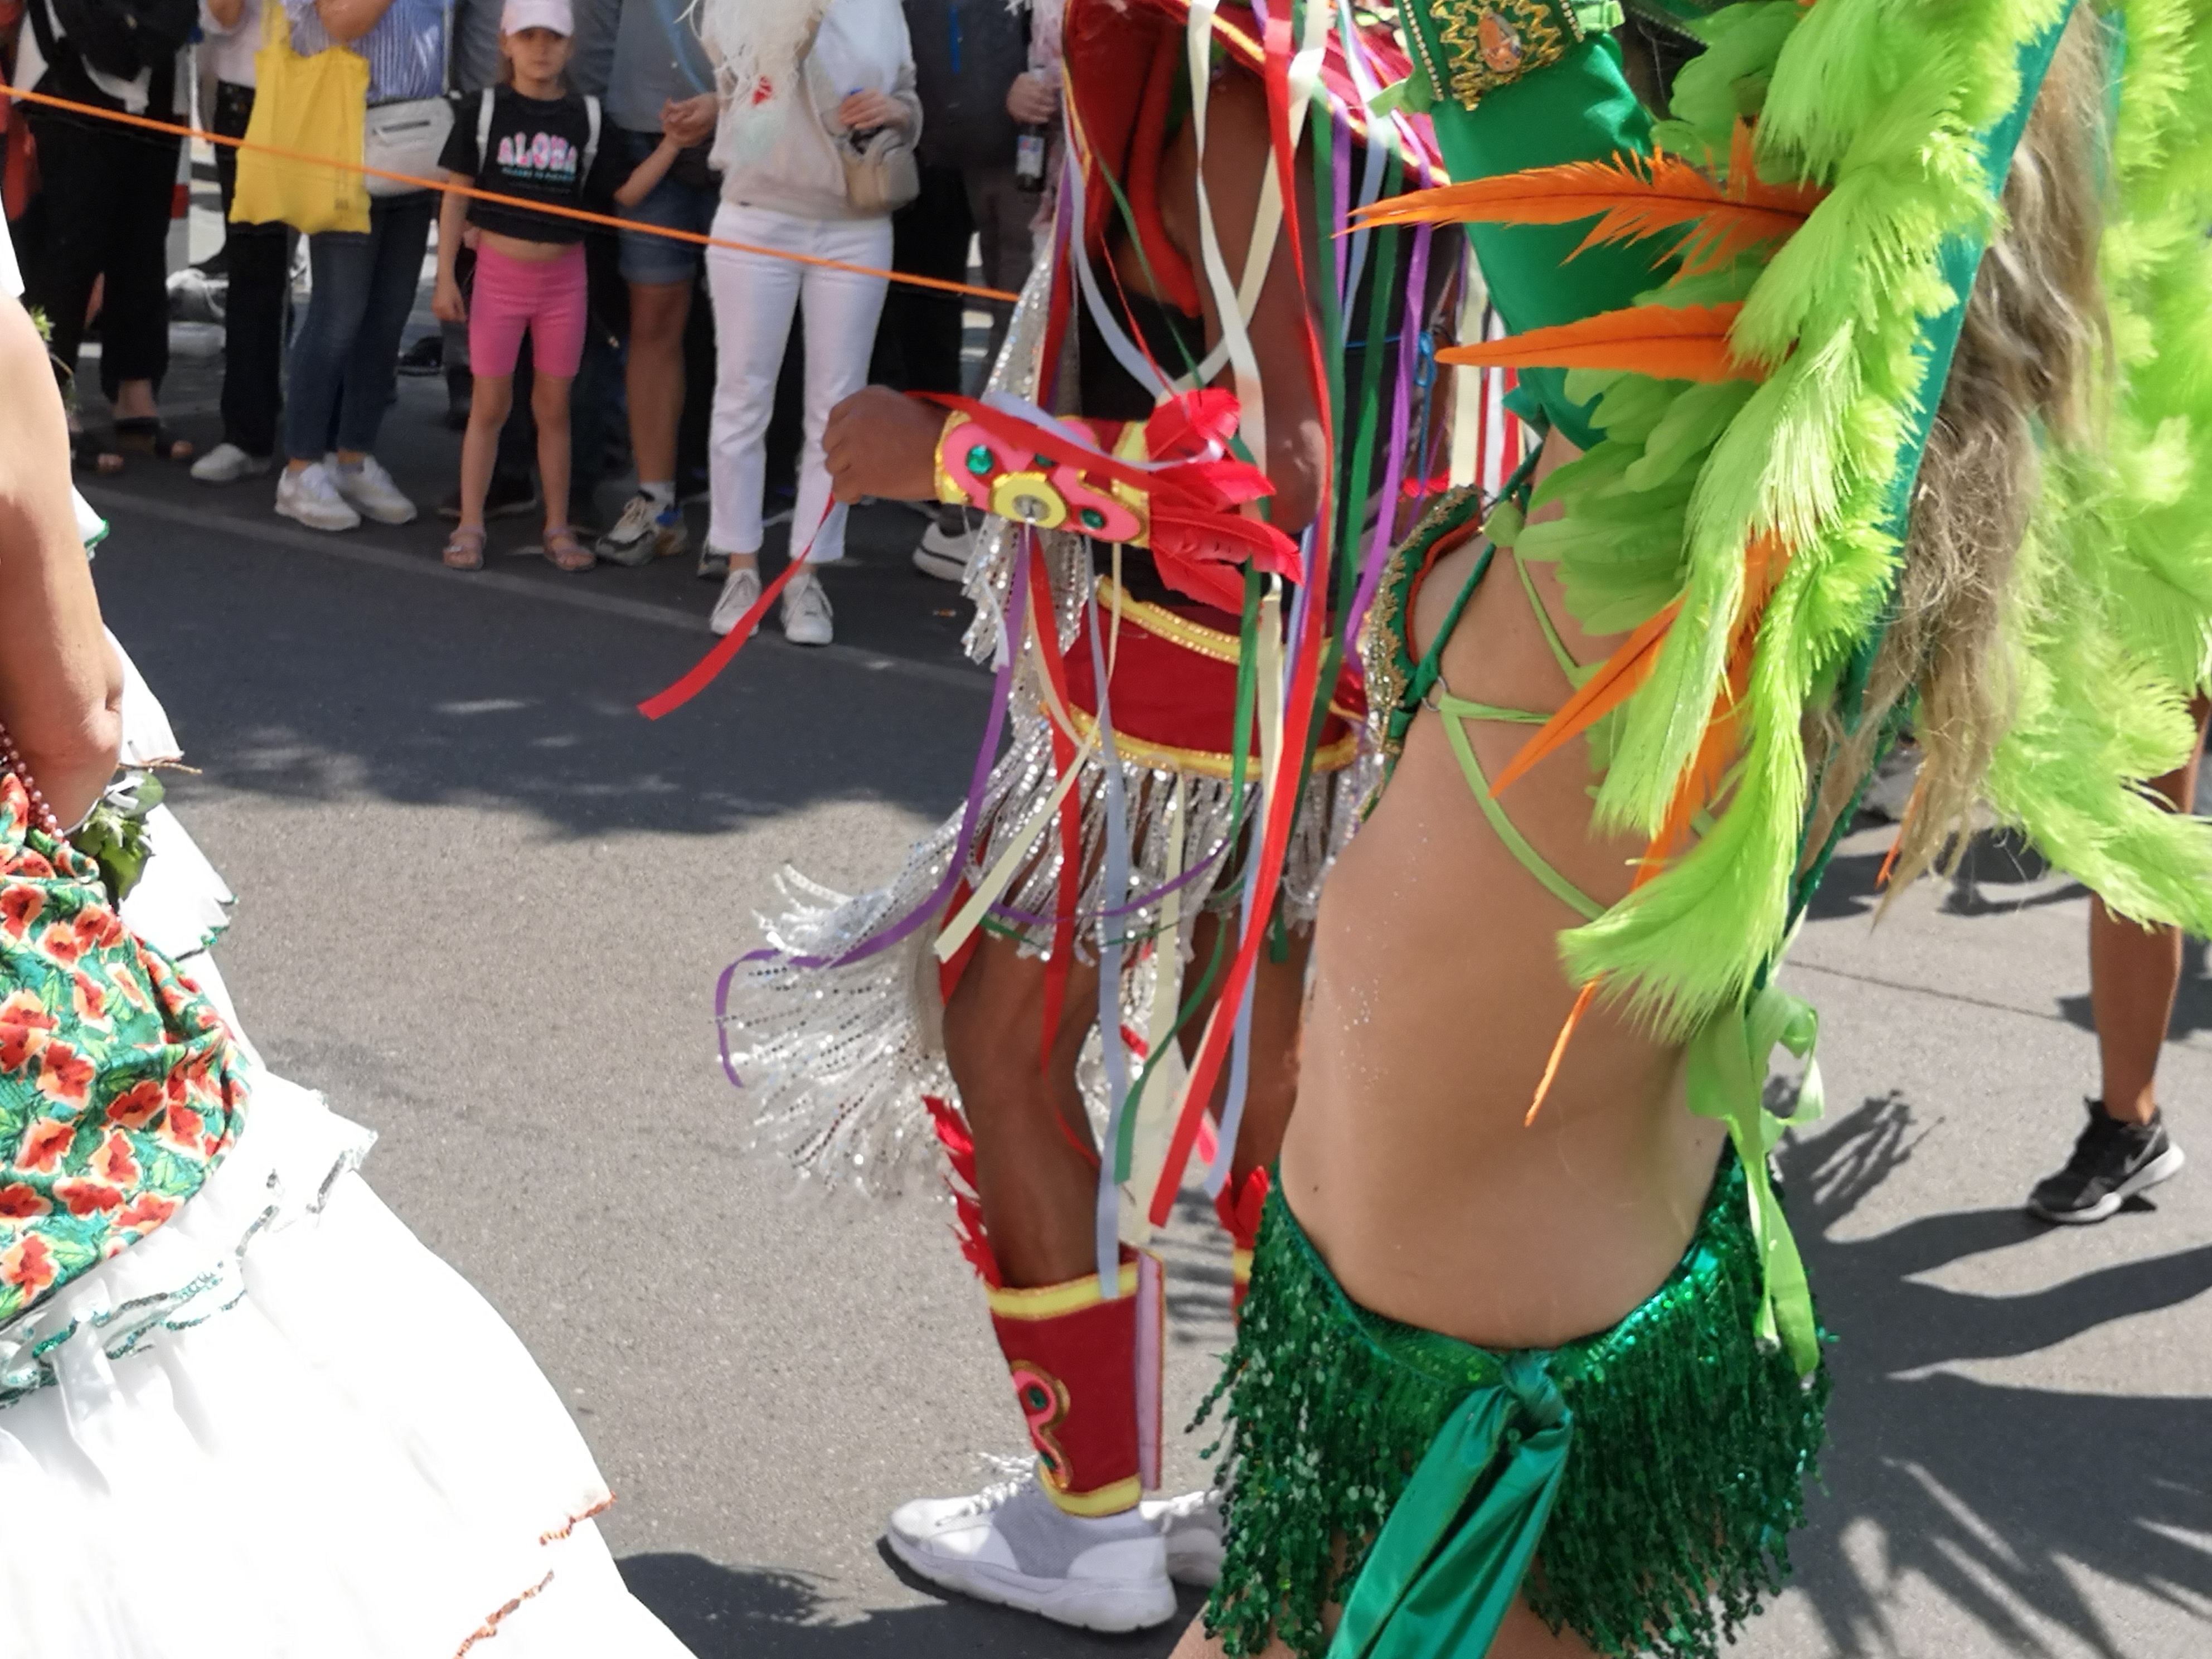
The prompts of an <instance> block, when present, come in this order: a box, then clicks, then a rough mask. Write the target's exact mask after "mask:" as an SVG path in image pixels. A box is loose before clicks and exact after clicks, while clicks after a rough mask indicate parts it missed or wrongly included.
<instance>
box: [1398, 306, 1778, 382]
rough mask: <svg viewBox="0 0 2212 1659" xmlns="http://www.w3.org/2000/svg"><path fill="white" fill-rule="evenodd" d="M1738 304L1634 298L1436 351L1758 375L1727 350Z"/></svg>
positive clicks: (1690, 375) (1529, 363) (1664, 374)
mask: <svg viewBox="0 0 2212 1659" xmlns="http://www.w3.org/2000/svg"><path fill="white" fill-rule="evenodd" d="M1742 309H1743V307H1742V306H1741V304H1729V305H1720V306H1630V307H1626V309H1624V310H1620V311H1606V312H1601V313H1598V314H1597V315H1596V316H1595V317H1584V318H1582V319H1579V320H1578V321H1576V322H1571V323H1562V324H1560V325H1559V326H1557V327H1555V328H1532V329H1530V330H1529V331H1528V332H1527V333H1525V334H1514V335H1509V336H1508V337H1506V338H1504V339H1503V340H1491V341H1487V342H1485V343H1483V344H1480V345H1466V346H1453V347H1450V348H1449V349H1446V350H1443V351H1439V352H1438V353H1437V362H1440V363H1462V364H1468V365H1472V366H1474V367H1477V368H1613V369H1624V370H1626V371H1627V372H1629V373H1631V374H1649V375H1650V376H1651V377H1652V378H1654V379H1655V380H1764V379H1765V377H1766V372H1765V370H1764V369H1763V368H1759V366H1758V365H1756V364H1753V363H1746V362H1738V361H1737V360H1736V358H1735V356H1734V355H1733V354H1731V353H1730V351H1729V342H1728V337H1729V329H1730V328H1732V327H1733V326H1735V319H1736V315H1737V313H1740V312H1741V310H1742Z"/></svg>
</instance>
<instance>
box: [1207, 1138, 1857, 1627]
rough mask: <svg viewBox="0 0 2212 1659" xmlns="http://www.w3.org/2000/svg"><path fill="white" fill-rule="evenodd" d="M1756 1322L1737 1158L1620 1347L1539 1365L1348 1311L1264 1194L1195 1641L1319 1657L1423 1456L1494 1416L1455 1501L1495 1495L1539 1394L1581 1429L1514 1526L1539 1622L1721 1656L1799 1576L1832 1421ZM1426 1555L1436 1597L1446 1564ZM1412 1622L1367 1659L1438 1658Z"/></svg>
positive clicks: (1527, 1355)
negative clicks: (1201, 1628)
mask: <svg viewBox="0 0 2212 1659" xmlns="http://www.w3.org/2000/svg"><path fill="white" fill-rule="evenodd" d="M1758 1314H1759V1257H1758V1254H1757V1251H1756V1249H1755V1247H1754V1246H1753V1242H1752V1236H1751V1227H1750V1222H1749V1218H1748V1212H1747V1200H1746V1195H1745V1181H1744V1172H1743V1169H1742V1166H1741V1164H1738V1163H1737V1162H1736V1158H1735V1153H1734V1152H1733V1151H1729V1150H1723V1153H1722V1156H1721V1164H1720V1168H1719V1170H1718V1172H1717V1174H1716V1176H1715V1177H1714V1180H1713V1185H1712V1190H1711V1194H1709V1195H1708V1197H1707V1199H1706V1200H1705V1213H1704V1216H1703V1217H1702V1218H1701V1219H1700V1220H1699V1224H1698V1231H1697V1232H1696V1234H1695V1235H1694V1236H1693V1237H1692V1239H1691V1240H1690V1243H1689V1247H1688V1249H1686V1251H1685V1252H1684V1253H1683V1256H1682V1260H1681V1262H1680V1265H1678V1266H1677V1267H1675V1269H1674V1272H1673V1273H1671V1274H1670V1275H1669V1276H1668V1279H1667V1282H1666V1283H1665V1284H1664V1285H1661V1286H1660V1287H1659V1289H1658V1290H1657V1291H1655V1292H1653V1294H1652V1295H1651V1297H1650V1298H1649V1299H1648V1300H1646V1301H1645V1302H1644V1303H1643V1304H1641V1305H1640V1306H1638V1307H1637V1308H1635V1309H1634V1310H1632V1311H1631V1312H1630V1313H1629V1314H1628V1315H1627V1316H1626V1318H1624V1319H1622V1320H1621V1321H1620V1323H1619V1324H1617V1325H1615V1326H1613V1328H1611V1329H1609V1330H1606V1331H1602V1332H1600V1333H1598V1334H1595V1335H1593V1336H1587V1337H1583V1338H1580V1339H1578V1340H1576V1341H1573V1342H1570V1343H1567V1344H1565V1346H1561V1347H1559V1348H1555V1349H1552V1350H1549V1351H1533V1352H1522V1353H1510V1354H1509V1353H1498V1352H1492V1351H1491V1350H1488V1349H1486V1348H1479V1347H1476V1346H1473V1345H1472V1344H1470V1343H1466V1342H1462V1341H1459V1340H1456V1339H1455V1338H1452V1337H1448V1336H1442V1335H1439V1334H1437V1333H1436V1332H1433V1331H1426V1330H1421V1329H1419V1328H1415V1327H1413V1326H1410V1325H1401V1324H1400V1323H1398V1322H1396V1321H1395V1320H1390V1319H1386V1318H1383V1316H1381V1315H1379V1314H1375V1313H1371V1312H1369V1311H1368V1310H1365V1309H1364V1308H1361V1307H1359V1306H1358V1305H1357V1304H1354V1303H1353V1302H1352V1300H1351V1298H1350V1297H1347V1296H1346V1294H1345V1293H1344V1291H1343V1290H1342V1288H1341V1287H1340V1285H1338V1284H1337V1282H1336V1280H1335V1279H1334V1277H1333V1276H1332V1275H1331V1273H1329V1271H1328V1267H1327V1266H1326V1265H1325V1264H1324V1263H1323V1262H1322V1259H1321V1256H1320V1255H1319V1253H1318V1252H1317V1251H1316V1249H1314V1247H1313V1245H1312V1244H1311V1243H1310V1241H1309V1240H1308V1239H1307V1238H1306V1236H1305V1234H1304V1231H1302V1230H1301V1229H1300V1228H1299V1226H1298V1224H1297V1218H1296V1217H1294V1216H1293V1215H1292V1214H1291V1211H1290V1208H1289V1206H1287V1205H1286V1204H1285V1203H1284V1202H1283V1201H1282V1200H1281V1198H1280V1197H1279V1194H1271V1195H1270V1196H1269V1198H1268V1200H1267V1214H1266V1218H1265V1220H1264V1221H1263V1223H1262V1225H1261V1231H1260V1239H1259V1247H1258V1250H1257V1253H1256V1255H1255V1261H1254V1267H1253V1274H1252V1290H1251V1295H1250V1297H1249V1300H1248V1301H1247V1302H1246V1303H1245V1304H1244V1310H1243V1323H1242V1325H1241V1327H1240V1328H1239V1330H1238V1333H1237V1346H1236V1349H1235V1351H1234V1352H1232V1353H1231V1356H1230V1358H1229V1363H1228V1367H1227V1370H1225V1373H1224V1376H1223V1377H1222V1381H1221V1383H1219V1385H1218V1386H1217V1388H1216V1389H1215V1390H1214V1393H1213V1395H1212V1396H1211V1397H1209V1398H1208V1400H1207V1401H1206V1405H1205V1406H1204V1407H1201V1408H1200V1418H1201V1419H1203V1418H1204V1417H1205V1416H1206V1413H1208V1412H1210V1411H1211V1410H1212V1407H1213V1406H1214V1404H1215V1402H1216V1401H1218V1400H1220V1399H1221V1398H1222V1397H1223V1396H1226V1398H1227V1401H1228V1406H1227V1412H1226V1415H1227V1417H1228V1419H1229V1423H1230V1431H1229V1434H1228V1437H1227V1438H1228V1449H1227V1453H1226V1455H1225V1458H1224V1461H1223V1466H1222V1470H1221V1477H1222V1485H1223V1486H1224V1487H1225V1491H1226V1493H1227V1498H1226V1504H1227V1508H1226V1528H1227V1554H1226V1558H1225V1560H1224V1563H1223V1566H1222V1572H1221V1578H1220V1581H1219V1583H1218V1584H1217V1585H1216V1587H1215V1589H1214V1592H1213V1596H1212V1600H1211V1601H1209V1602H1208V1603H1207V1606H1206V1627H1207V1629H1208V1630H1209V1631H1212V1632H1214V1633H1216V1634H1218V1635H1219V1636H1220V1637H1222V1638H1224V1644H1225V1647H1226V1649H1227V1650H1228V1651H1229V1653H1231V1655H1236V1656H1244V1655H1250V1654H1256V1653H1258V1652H1260V1651H1261V1650H1262V1649H1264V1648H1265V1647H1266V1646H1267V1643H1268V1640H1269V1638H1270V1637H1271V1636H1273V1637H1274V1638H1278V1639H1279V1640H1281V1641H1282V1642H1283V1643H1284V1644H1285V1645H1286V1646H1288V1647H1289V1648H1290V1649H1291V1651H1292V1652H1294V1653H1296V1654H1297V1655H1298V1656H1300V1659H1316V1656H1319V1655H1321V1654H1322V1653H1323V1652H1324V1651H1325V1650H1327V1649H1328V1646H1329V1642H1328V1638H1327V1636H1326V1635H1325V1634H1324V1633H1323V1626H1322V1609H1323V1608H1324V1607H1328V1606H1329V1605H1330V1604H1331V1603H1333V1602H1336V1601H1346V1600H1347V1599H1349V1600H1350V1601H1351V1602H1352V1606H1353V1607H1358V1606H1359V1605H1360V1602H1361V1601H1362V1600H1363V1599H1364V1600H1366V1601H1372V1600H1373V1594H1372V1593H1373V1590H1374V1588H1375V1586H1374V1583H1373V1581H1372V1580H1370V1583H1369V1584H1368V1585H1366V1586H1359V1584H1358V1580H1359V1575H1360V1571H1361V1569H1362V1567H1363V1566H1364V1565H1367V1563H1368V1561H1369V1559H1370V1554H1375V1555H1376V1557H1377V1559H1378V1565H1379V1566H1382V1567H1387V1566H1389V1564H1388V1563H1384V1562H1382V1561H1381V1556H1382V1555H1383V1553H1387V1552H1377V1551H1376V1540H1377V1535H1378V1534H1380V1533H1382V1531H1383V1526H1384V1523H1385V1522H1386V1521H1388V1520H1389V1518H1390V1516H1391V1513H1392V1511H1393V1510H1394V1509H1395V1507H1396V1506H1397V1505H1398V1504H1399V1502H1400V1499H1401V1496H1404V1495H1406V1494H1407V1488H1408V1484H1409V1482H1411V1481H1412V1480H1413V1476H1414V1473H1415V1470H1416V1468H1417V1467H1419V1468H1421V1470H1422V1473H1423V1474H1424V1475H1425V1476H1427V1475H1428V1474H1429V1473H1430V1466H1431V1464H1435V1463H1438V1462H1449V1460H1448V1459H1441V1458H1437V1457H1431V1456H1429V1454H1431V1443H1432V1442H1437V1445H1438V1447H1439V1448H1441V1447H1442V1445H1443V1441H1442V1439H1441V1438H1440V1431H1444V1430H1446V1428H1447V1426H1448V1425H1453V1424H1455V1423H1457V1424H1461V1425H1463V1424H1464V1423H1465V1421H1466V1420H1467V1408H1468V1406H1469V1405H1470V1403H1472V1402H1474V1401H1480V1400H1482V1399H1485V1398H1487V1399H1489V1400H1491V1401H1505V1402H1506V1403H1505V1405H1504V1408H1503V1412H1502V1414H1500V1413H1495V1412H1494V1413H1492V1415H1493V1417H1494V1418H1495V1419H1496V1425H1495V1427H1496V1432H1497V1437H1498V1448H1499V1450H1498V1457H1497V1459H1495V1460H1493V1461H1492V1465H1491V1468H1490V1471H1489V1472H1488V1473H1486V1474H1480V1475H1475V1476H1470V1477H1469V1479H1470V1480H1473V1481H1474V1483H1475V1484H1474V1486H1471V1487H1470V1488H1469V1489H1468V1490H1469V1493H1470V1496H1469V1499H1468V1501H1469V1502H1470V1503H1473V1502H1474V1501H1475V1500H1478V1499H1483V1488H1482V1486H1481V1484H1480V1483H1481V1481H1483V1480H1488V1481H1489V1482H1491V1483H1492V1490H1496V1489H1497V1488H1498V1487H1499V1486H1503V1485H1504V1481H1503V1480H1501V1478H1500V1476H1499V1475H1498V1474H1497V1472H1496V1471H1497V1469H1498V1467H1499V1466H1500V1465H1501V1464H1503V1463H1504V1462H1510V1461H1511V1458H1512V1456H1513V1454H1514V1452H1515V1450H1516V1449H1518V1448H1520V1447H1522V1444H1523V1443H1524V1441H1529V1442H1533V1441H1534V1439H1535V1438H1536V1432H1535V1431H1536V1429H1537V1426H1538V1424H1537V1422H1536V1421H1533V1420H1530V1419H1528V1413H1527V1411H1526V1410H1525V1408H1517V1407H1516V1402H1526V1401H1532V1400H1534V1398H1535V1392H1534V1390H1541V1394H1542V1395H1543V1397H1544V1398H1545V1399H1547V1400H1548V1401H1550V1402H1552V1403H1551V1406H1550V1407H1549V1411H1548V1415H1549V1416H1550V1417H1551V1418H1553V1419H1558V1417H1559V1410H1558V1407H1559V1406H1560V1405H1561V1404H1564V1407H1565V1413H1566V1415H1567V1417H1568V1418H1569V1419H1571V1423H1570V1424H1569V1425H1567V1428H1566V1432H1565V1434H1561V1433H1560V1432H1559V1428H1558V1426H1557V1425H1556V1422H1555V1425H1554V1427H1553V1431H1552V1434H1551V1436H1550V1442H1551V1443H1552V1444H1553V1447H1554V1448H1555V1450H1554V1452H1553V1465H1554V1468H1555V1471H1556V1472H1555V1474H1554V1476H1553V1479H1552V1480H1551V1482H1550V1489H1549V1491H1548V1493H1547V1497H1546V1498H1545V1500H1544V1501H1545V1503H1546V1504H1548V1519H1547V1518H1546V1516H1545V1512H1544V1509H1543V1507H1542V1506H1541V1505H1539V1506H1535V1507H1534V1508H1532V1509H1530V1510H1528V1515H1529V1516H1530V1517H1531V1518H1530V1520H1529V1523H1528V1527H1527V1528H1525V1530H1526V1531H1527V1532H1528V1535H1529V1536H1530V1537H1532V1538H1537V1537H1540V1541H1538V1542H1536V1544H1535V1560H1534V1566H1533V1567H1532V1568H1531V1569H1530V1570H1529V1571H1528V1575H1527V1577H1526V1578H1525V1580H1523V1581H1522V1583H1521V1584H1520V1589H1521V1590H1522V1593H1523V1594H1524V1595H1526V1596H1527V1598H1528V1602H1529V1604H1530V1606H1531V1607H1534V1610H1535V1611H1536V1612H1537V1613H1539V1614H1540V1615H1541V1616H1542V1617H1543V1618H1544V1619H1545V1620H1547V1622H1548V1623H1550V1624H1551V1626H1553V1629H1555V1630H1556V1629H1559V1628H1560V1627H1561V1626H1571V1627H1572V1628H1573V1629H1574V1630H1575V1631H1577V1632H1579V1633H1580V1634H1581V1636H1582V1637H1583V1639H1584V1640H1585V1641H1587V1642H1589V1644H1590V1645H1591V1646H1592V1647H1594V1648H1595V1649H1596V1650H1598V1651H1599V1652H1600V1653H1601V1654H1605V1655H1607V1656H1614V1659H1626V1656H1630V1655H1635V1654H1644V1653H1653V1654H1661V1655H1664V1656H1667V1659H1714V1656H1716V1655H1717V1652H1718V1650H1719V1645H1720V1643H1721V1642H1722V1640H1723V1639H1724V1638H1725V1639H1731V1640H1732V1639H1733V1638H1734V1635H1735V1631H1736V1629H1737V1627H1738V1626H1741V1624H1742V1623H1743V1622H1744V1620H1747V1619H1748V1618H1750V1617H1752V1616H1753V1615H1754V1614H1755V1613H1758V1612H1759V1599H1760V1597H1761V1596H1762V1595H1768V1594H1771V1593H1772V1592H1774V1591H1776V1590H1778V1589H1780V1588H1781V1585H1782V1582H1783V1580H1784V1578H1785V1577H1787V1576H1788V1574H1789V1571H1790V1559H1789V1552H1788V1547H1787V1538H1788V1534H1789V1533H1790V1529H1791V1528H1793V1527H1796V1525H1798V1524H1799V1523H1800V1522H1802V1520H1803V1518H1804V1498H1803V1495H1802V1486H1803V1482H1804V1480H1806V1479H1807V1478H1808V1476H1812V1475H1814V1474H1815V1473H1816V1470H1815V1463H1816V1458H1817V1455H1818V1453H1819V1450H1820V1443H1821V1439H1822V1423H1823V1419H1824V1417H1825V1414H1826V1405H1827V1395H1828V1376H1827V1370H1826V1367H1825V1366H1823V1367H1821V1368H1820V1370H1817V1371H1815V1372H1814V1375H1813V1376H1810V1377H1808V1378H1806V1379H1805V1380H1804V1381H1803V1382H1802V1383H1801V1382H1800V1381H1799V1379H1798V1377H1797V1375H1796V1370H1795V1369H1794V1368H1793V1367H1792V1366H1791V1364H1790V1359H1789V1357H1788V1356H1787V1355H1786V1354H1785V1353H1783V1352H1779V1351H1778V1350H1771V1349H1770V1350H1762V1349H1761V1347H1760V1346H1759V1343H1758V1342H1757V1341H1756V1340H1755V1339H1754V1337H1753V1328H1754V1322H1755V1321H1756V1319H1757V1317H1758ZM1531 1379H1534V1389H1532V1387H1531ZM1546 1414H1547V1413H1546V1410H1545V1408H1543V1407H1538V1411H1537V1416H1538V1418H1539V1419H1541V1418H1542V1417H1544V1416H1545V1415H1546ZM1516 1417H1517V1418H1518V1419H1519V1420H1518V1422H1517V1425H1516V1424H1515V1423H1514V1419H1516ZM1508 1425H1510V1426H1508ZM1562 1446H1563V1447H1564V1455H1560V1454H1559V1451H1558V1450H1557V1449H1556V1448H1559V1447H1562ZM1425 1460H1426V1461H1425ZM1483 1501H1487V1500H1483ZM1411 1503H1412V1500H1411V1499H1410V1498H1409V1499H1408V1504H1409V1509H1410V1506H1411ZM1403 1531H1404V1526H1403V1522H1401V1533H1402V1532H1403ZM1427 1559H1429V1560H1430V1561H1431V1582H1430V1583H1429V1585H1428V1587H1427V1589H1426V1591H1425V1594H1426V1595H1428V1596H1429V1598H1430V1599H1431V1601H1433V1600H1434V1599H1435V1595H1436V1590H1437V1586H1436V1583H1435V1579H1436V1577H1437V1569H1436V1568H1435V1567H1434V1565H1433V1564H1434V1561H1435V1560H1436V1559H1437V1556H1436V1555H1435V1554H1434V1553H1431V1555H1430V1556H1429V1557H1428V1558H1427ZM1442 1571H1443V1576H1445V1577H1449V1573H1450V1571H1452V1570H1451V1569H1450V1568H1449V1566H1447V1567H1445V1568H1444V1569H1443V1570H1442ZM1447 1588H1449V1587H1447ZM1512 1589H1513V1586H1512V1583H1511V1582H1510V1580H1508V1581H1507V1582H1505V1583H1504V1585H1503V1589H1502V1590H1501V1591H1500V1592H1499V1595H1501V1596H1502V1597H1503V1598H1504V1599H1506V1600H1510V1595H1511V1594H1512ZM1346 1623H1347V1626H1349V1625H1350V1624H1351V1623H1352V1619H1351V1615H1350V1613H1347V1616H1346ZM1406 1623H1407V1621H1406V1620H1401V1621H1400V1623H1399V1626H1398V1627H1397V1629H1396V1631H1395V1632H1394V1635H1395V1637H1396V1638H1398V1639H1396V1640H1395V1642H1382V1643H1374V1642H1368V1643H1364V1644H1360V1650H1362V1651H1373V1652H1378V1653H1379V1652H1385V1651H1388V1652H1397V1653H1407V1652H1419V1651H1426V1650H1428V1641H1427V1638H1424V1637H1419V1636H1417V1637H1416V1638H1414V1639H1413V1640H1412V1641H1411V1642H1410V1643H1409V1642H1408V1641H1407V1640H1406V1639H1404V1629H1405V1625H1406ZM1462 1628H1471V1626H1462ZM1481 1639H1482V1641H1483V1644H1484V1646H1487V1645H1488V1638H1487V1637H1484V1638H1481ZM1449 1645H1450V1646H1455V1647H1457V1646H1462V1645H1463V1644H1462V1643H1461V1642H1455V1643H1452V1644H1449ZM1441 1651H1442V1649H1441V1648H1439V1653H1440V1656H1441ZM1475 1651H1479V1650H1468V1651H1464V1652H1462V1653H1459V1654H1457V1655H1455V1659H1475Z"/></svg>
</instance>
